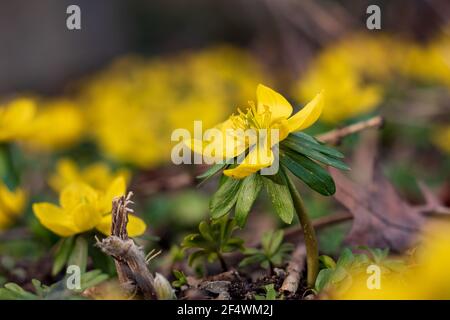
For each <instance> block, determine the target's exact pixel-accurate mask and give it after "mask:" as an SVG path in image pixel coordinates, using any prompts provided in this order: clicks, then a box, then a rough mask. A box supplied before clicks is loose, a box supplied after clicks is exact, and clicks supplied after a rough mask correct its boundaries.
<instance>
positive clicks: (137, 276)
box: [96, 192, 156, 300]
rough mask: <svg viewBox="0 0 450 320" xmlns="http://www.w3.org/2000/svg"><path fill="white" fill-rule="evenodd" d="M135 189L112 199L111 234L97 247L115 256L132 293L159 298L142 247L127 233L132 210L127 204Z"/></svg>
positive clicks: (123, 281)
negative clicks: (129, 214)
mask: <svg viewBox="0 0 450 320" xmlns="http://www.w3.org/2000/svg"><path fill="white" fill-rule="evenodd" d="M132 195H133V193H132V192H129V193H128V195H127V196H126V197H125V196H121V197H117V198H114V200H113V203H112V212H111V213H112V226H111V236H109V237H107V238H105V239H103V240H102V241H99V240H98V239H97V244H96V245H97V247H99V248H100V249H101V250H102V251H103V252H104V253H106V254H107V255H110V256H111V257H113V258H114V262H115V265H116V270H117V275H118V278H119V282H120V284H121V286H122V288H123V289H124V290H125V291H126V293H127V294H129V295H130V296H134V295H139V296H142V297H143V298H144V299H146V300H152V299H156V292H155V289H154V277H153V275H152V274H151V273H150V271H149V270H148V267H147V261H146V258H145V254H144V252H143V251H142V248H141V247H139V246H137V245H136V244H135V243H134V241H133V239H130V238H129V237H128V232H127V224H128V213H129V212H133V210H132V209H130V208H129V207H128V206H129V205H130V204H132V203H133V201H131V200H130V198H131V196H132Z"/></svg>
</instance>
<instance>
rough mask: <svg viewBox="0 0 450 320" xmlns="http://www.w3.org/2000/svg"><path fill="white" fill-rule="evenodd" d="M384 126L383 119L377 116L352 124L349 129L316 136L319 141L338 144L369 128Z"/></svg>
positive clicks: (344, 128) (345, 128)
mask: <svg viewBox="0 0 450 320" xmlns="http://www.w3.org/2000/svg"><path fill="white" fill-rule="evenodd" d="M382 125H383V118H382V117H381V116H375V117H373V118H370V119H368V120H365V121H361V122H357V123H354V124H351V125H349V126H347V127H343V128H340V129H336V130H331V131H329V132H326V133H324V134H320V135H318V136H316V139H317V140H320V141H322V142H326V143H330V144H338V143H339V142H341V140H342V138H344V137H346V136H348V135H351V134H353V133H357V132H359V131H362V130H365V129H369V128H379V127H381V126H382Z"/></svg>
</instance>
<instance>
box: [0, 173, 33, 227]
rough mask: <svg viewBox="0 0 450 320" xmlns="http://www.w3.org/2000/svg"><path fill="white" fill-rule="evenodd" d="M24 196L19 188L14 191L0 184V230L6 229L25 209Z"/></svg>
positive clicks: (23, 192)
mask: <svg viewBox="0 0 450 320" xmlns="http://www.w3.org/2000/svg"><path fill="white" fill-rule="evenodd" d="M26 198H27V197H26V194H25V191H24V190H23V189H21V188H17V189H16V190H14V191H11V190H9V188H8V187H7V186H6V185H5V184H4V183H2V182H0V230H4V229H6V228H8V227H9V226H10V225H11V224H12V223H13V222H14V221H15V220H16V219H17V218H18V217H20V216H21V215H22V214H23V212H24V209H25V204H26Z"/></svg>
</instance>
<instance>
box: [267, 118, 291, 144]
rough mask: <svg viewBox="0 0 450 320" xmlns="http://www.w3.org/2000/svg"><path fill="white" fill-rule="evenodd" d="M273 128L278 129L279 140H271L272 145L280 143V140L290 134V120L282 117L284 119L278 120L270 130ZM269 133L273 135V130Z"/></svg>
mask: <svg viewBox="0 0 450 320" xmlns="http://www.w3.org/2000/svg"><path fill="white" fill-rule="evenodd" d="M273 129H275V130H278V140H277V141H271V142H270V145H271V146H272V147H273V146H274V145H275V144H277V143H279V142H280V141H283V140H284V139H286V138H287V136H288V135H289V123H288V120H286V119H282V120H280V121H278V122H276V123H275V124H273V125H272V127H271V128H270V130H273ZM268 134H270V135H271V136H272V133H271V131H269V132H268Z"/></svg>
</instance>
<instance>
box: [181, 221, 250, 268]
mask: <svg viewBox="0 0 450 320" xmlns="http://www.w3.org/2000/svg"><path fill="white" fill-rule="evenodd" d="M236 229H237V226H236V222H235V220H234V219H230V218H228V216H224V217H221V218H220V219H216V220H212V221H208V222H207V221H202V222H200V224H199V226H198V230H199V233H194V234H190V235H188V236H186V237H185V238H184V240H183V242H182V244H181V247H182V248H183V249H188V248H192V249H196V250H195V251H194V252H193V253H192V254H191V255H190V256H189V260H188V262H189V265H191V266H192V265H193V264H194V263H195V262H196V261H198V260H204V261H208V262H211V263H212V262H214V261H216V260H219V262H220V265H221V267H222V269H223V271H227V270H228V266H227V264H226V262H225V260H224V258H223V254H224V253H227V252H232V251H236V250H243V246H242V244H243V242H244V241H243V240H242V239H240V238H237V237H232V235H233V232H234V231H235V230H236Z"/></svg>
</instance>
